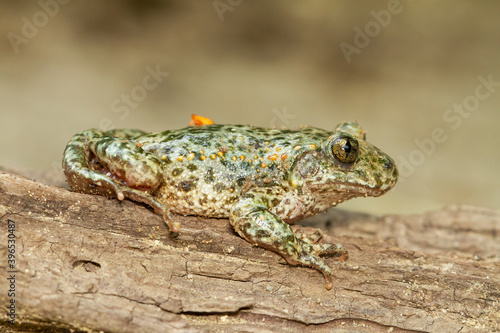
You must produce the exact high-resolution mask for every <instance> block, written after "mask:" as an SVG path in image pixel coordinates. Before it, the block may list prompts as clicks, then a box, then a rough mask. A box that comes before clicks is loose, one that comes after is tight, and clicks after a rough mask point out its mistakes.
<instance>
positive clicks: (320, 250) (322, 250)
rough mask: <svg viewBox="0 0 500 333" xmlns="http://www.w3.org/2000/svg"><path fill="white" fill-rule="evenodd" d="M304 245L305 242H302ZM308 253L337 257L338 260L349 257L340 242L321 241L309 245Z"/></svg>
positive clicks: (344, 259)
mask: <svg viewBox="0 0 500 333" xmlns="http://www.w3.org/2000/svg"><path fill="white" fill-rule="evenodd" d="M304 246H306V244H304ZM309 251H310V253H312V254H314V255H317V256H327V257H338V258H339V261H342V262H343V261H346V260H347V259H348V258H349V251H348V250H347V249H346V248H345V247H344V246H343V245H342V244H332V243H321V244H313V245H309Z"/></svg>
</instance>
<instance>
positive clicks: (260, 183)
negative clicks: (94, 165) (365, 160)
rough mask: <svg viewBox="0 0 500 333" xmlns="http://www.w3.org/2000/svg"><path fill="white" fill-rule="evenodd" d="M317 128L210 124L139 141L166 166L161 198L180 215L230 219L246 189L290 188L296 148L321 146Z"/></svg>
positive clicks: (158, 192) (324, 134) (323, 135)
mask: <svg viewBox="0 0 500 333" xmlns="http://www.w3.org/2000/svg"><path fill="white" fill-rule="evenodd" d="M329 134H331V133H329V132H327V131H324V130H321V129H317V128H304V129H300V130H286V129H285V130H282V129H268V128H260V127H252V126H244V125H206V126H201V127H188V128H185V129H182V130H176V131H164V132H159V133H152V134H148V135H144V136H141V137H140V138H137V139H136V140H135V142H136V143H137V144H139V145H140V146H141V147H142V148H143V149H144V150H145V151H147V152H149V153H152V154H154V155H156V156H157V157H158V158H160V160H161V161H162V162H163V168H164V181H163V183H162V185H161V186H160V187H159V188H158V189H157V190H156V193H155V196H156V197H158V199H159V200H161V201H163V202H164V203H166V204H168V205H169V206H170V207H171V209H172V211H174V212H176V213H180V214H196V215H200V216H210V217H227V216H228V210H229V208H230V206H231V205H232V203H234V202H235V201H236V200H238V198H239V197H240V196H241V194H242V190H243V189H244V188H249V187H271V186H286V183H287V172H288V170H289V166H290V164H291V163H292V161H293V155H294V152H296V148H297V147H298V146H300V145H302V144H318V145H319V144H320V143H321V141H323V140H324V139H325V138H327V137H328V135H329Z"/></svg>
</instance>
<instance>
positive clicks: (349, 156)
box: [331, 135, 359, 164]
mask: <svg viewBox="0 0 500 333" xmlns="http://www.w3.org/2000/svg"><path fill="white" fill-rule="evenodd" d="M331 148H332V153H333V157H335V159H336V160H338V161H339V162H341V163H346V164H352V163H354V162H355V161H356V159H357V158H358V152H359V149H358V141H357V140H356V139H355V138H353V137H352V136H350V135H343V136H340V137H338V138H336V139H335V140H333V142H332V144H331Z"/></svg>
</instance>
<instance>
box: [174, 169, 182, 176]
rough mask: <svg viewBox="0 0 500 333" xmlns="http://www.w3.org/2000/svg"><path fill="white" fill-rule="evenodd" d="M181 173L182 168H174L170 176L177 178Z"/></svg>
mask: <svg viewBox="0 0 500 333" xmlns="http://www.w3.org/2000/svg"><path fill="white" fill-rule="evenodd" d="M183 171H184V169H183V168H175V169H174V170H172V176H178V175H180V174H181V173H182V172H183Z"/></svg>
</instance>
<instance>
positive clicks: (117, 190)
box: [62, 129, 180, 232]
mask: <svg viewBox="0 0 500 333" xmlns="http://www.w3.org/2000/svg"><path fill="white" fill-rule="evenodd" d="M141 134H143V132H142V131H138V130H126V131H122V130H113V131H109V132H102V131H99V130H97V129H91V130H86V131H82V132H80V133H78V134H76V135H75V136H74V137H73V138H72V139H71V140H70V142H69V143H68V145H67V147H66V150H65V151H64V156H63V164H62V166H63V170H64V173H65V175H66V179H67V181H68V184H69V186H70V187H71V189H72V190H73V191H75V192H81V193H88V194H99V195H104V196H107V197H116V198H118V199H119V200H124V199H125V198H128V199H131V200H133V201H138V202H142V203H145V204H147V205H149V206H151V207H153V208H154V210H155V211H156V212H158V213H160V214H162V215H163V217H164V219H165V221H166V222H167V224H168V226H169V227H170V229H171V230H172V231H174V232H177V231H178V230H179V228H180V225H179V223H172V222H171V219H170V212H169V210H168V207H166V206H165V205H164V204H162V203H161V202H159V201H158V200H157V199H156V198H154V197H153V196H152V195H151V194H150V192H152V191H154V190H155V189H156V188H157V187H158V186H159V185H160V183H161V179H162V177H161V170H160V163H159V160H158V158H157V157H156V156H154V155H152V154H148V153H146V152H144V151H142V149H141V148H140V147H139V146H137V145H135V143H133V142H132V141H130V140H129V139H130V138H133V137H134V136H138V135H141Z"/></svg>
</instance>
